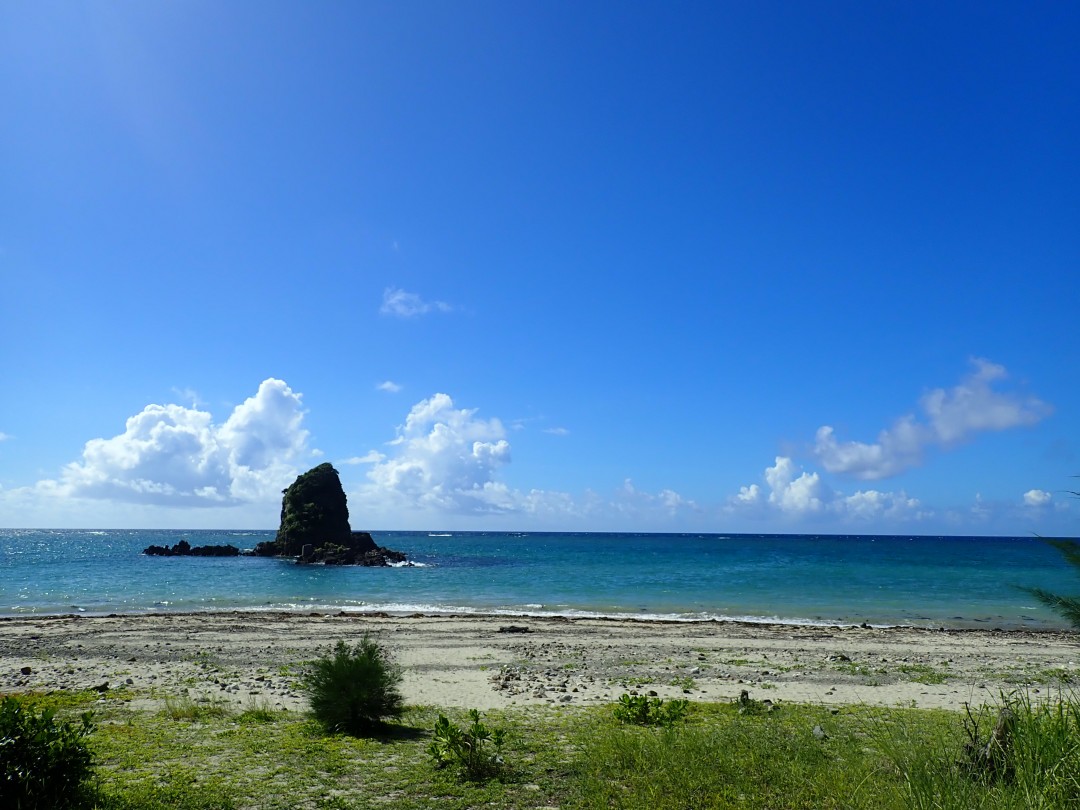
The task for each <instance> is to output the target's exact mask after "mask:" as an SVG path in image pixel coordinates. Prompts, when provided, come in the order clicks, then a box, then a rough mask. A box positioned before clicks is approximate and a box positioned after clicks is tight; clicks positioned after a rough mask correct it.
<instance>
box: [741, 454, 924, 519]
mask: <svg viewBox="0 0 1080 810" xmlns="http://www.w3.org/2000/svg"><path fill="white" fill-rule="evenodd" d="M762 478H763V479H764V481H765V486H764V487H762V486H761V485H759V484H749V485H746V486H742V487H740V488H739V491H738V492H737V493H736V494H735V495H734V496H732V497H731V498H730V499H729V500H728V505H727V511H728V512H729V513H731V512H739V511H741V512H756V513H758V514H760V515H762V516H765V515H769V514H772V515H785V516H788V517H792V518H807V517H813V516H825V515H827V516H831V517H838V518H842V519H848V520H855V521H857V520H862V521H867V520H880V519H885V518H888V519H892V520H905V519H912V518H919V517H921V516H923V512H922V511H921V509H920V505H919V501H918V500H917V499H915V498H909V497H907V495H906V494H905V493H903V492H899V493H895V492H879V491H877V490H873V489H871V490H860V491H858V492H855V493H854V494H852V495H844V494H843V493H840V492H835V491H834V490H832V489H831V488H830V487H829V486H828V485H826V484H825V482H824V481H822V480H821V476H820V475H819V474H818V473H816V472H806V471H803V470H800V469H799V468H798V467H797V466H796V465H795V462H794V461H792V460H791V459H790V458H788V457H786V456H777V457H776V461H775V463H774V464H773V466H771V467H766V468H765V471H764V473H763V474H762Z"/></svg>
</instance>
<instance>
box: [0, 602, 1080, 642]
mask: <svg viewBox="0 0 1080 810" xmlns="http://www.w3.org/2000/svg"><path fill="white" fill-rule="evenodd" d="M234 614H235V615H255V616H258V615H263V616H273V615H282V616H312V617H322V616H327V615H332V616H342V617H347V616H355V617H371V618H395V619H410V618H439V617H442V618H455V619H536V620H538V621H611V622H638V623H642V624H720V625H729V624H730V625H746V626H750V627H761V626H767V627H772V626H775V627H806V628H837V629H846V628H851V627H860V628H863V629H874V630H925V631H928V632H976V633H1048V634H1051V635H1054V634H1061V633H1064V634H1068V633H1070V632H1071V631H1070V630H1069V629H1067V628H1065V627H1063V626H1050V625H1041V624H1037V623H1034V622H1029V623H1010V622H1007V621H1005V622H992V621H990V620H989V619H968V620H964V621H963V623H962V624H953V625H949V624H945V623H935V622H931V621H929V620H928V621H927V623H926V624H923V625H919V624H909V623H903V622H897V623H889V622H877V621H875V622H868V621H865V620H864V621H858V620H854V619H852V620H841V619H836V620H832V619H820V618H815V619H806V618H800V617H783V616H723V615H720V616H717V615H701V614H694V613H685V614H673V613H630V612H625V613H622V612H610V613H605V612H602V611H588V610H567V611H564V612H561V613H556V612H553V611H541V610H516V609H513V608H490V609H485V608H475V609H474V608H468V607H464V606H454V607H447V608H440V607H438V606H436V605H409V606H396V607H393V606H379V605H373V606H372V607H371V608H365V607H343V606H340V605H333V604H322V605H312V606H310V607H296V606H293V605H288V606H270V607H211V608H203V609H193V610H192V609H177V610H168V609H162V608H142V609H138V610H127V611H123V610H120V611H118V610H102V611H72V610H66V611H58V612H55V613H53V612H42V613H29V612H28V613H9V614H0V623H3V622H10V621H20V620H34V619H41V620H46V619H116V618H126V617H140V616H164V617H169V616H175V617H183V616H215V615H234ZM953 621H954V622H955V621H956V619H953ZM1014 622H1015V620H1014Z"/></svg>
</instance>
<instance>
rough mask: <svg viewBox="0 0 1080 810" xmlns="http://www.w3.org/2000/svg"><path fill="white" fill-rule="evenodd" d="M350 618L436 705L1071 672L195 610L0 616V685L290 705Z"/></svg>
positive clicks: (895, 638)
mask: <svg viewBox="0 0 1080 810" xmlns="http://www.w3.org/2000/svg"><path fill="white" fill-rule="evenodd" d="M510 626H516V627H518V628H521V627H525V628H528V629H529V632H527V633H517V632H504V631H502V630H501V628H507V627H510ZM365 632H368V633H371V634H373V635H374V636H375V637H376V638H377V639H378V640H379V641H380V643H382V644H383V645H385V647H386V648H387V649H389V650H390V651H391V652H392V654H393V656H394V658H395V660H396V661H397V662H398V663H399V664H401V665H402V666H403V667H404V672H405V678H404V683H403V689H402V691H403V692H404V696H405V699H406V701H407V702H408V703H411V704H427V705H434V706H440V707H466V708H472V707H475V708H479V709H488V708H496V707H505V706H512V705H519V706H520V705H529V704H551V703H555V704H559V705H563V704H565V705H571V706H573V705H590V704H598V703H606V702H610V701H612V700H614V699H616V698H617V697H618V696H619V695H620V694H622V693H623V692H626V691H636V692H637V693H640V694H651V693H655V694H657V695H658V696H660V697H664V698H668V697H680V698H688V699H691V700H701V701H729V700H732V699H734V698H736V697H737V696H738V695H739V693H740V692H741V691H742V690H744V689H745V690H747V691H748V692H749V693H750V696H751V697H753V698H757V699H761V700H764V699H769V700H772V701H774V702H780V701H790V702H803V703H814V704H852V703H866V704H876V705H886V706H895V705H904V706H919V707H942V708H949V709H960V708H961V707H962V706H963V705H964V704H965V703H971V704H975V705H977V704H983V703H993V702H995V701H997V700H999V699H1000V695H1001V692H1002V691H1003V690H1004V691H1011V690H1013V689H1016V688H1017V687H1023V688H1026V690H1027V692H1028V694H1029V695H1032V696H1034V697H1036V699H1037V698H1038V697H1039V696H1046V695H1055V694H1057V692H1058V688H1059V687H1058V684H1057V681H1056V676H1060V675H1061V674H1062V672H1064V673H1065V674H1066V675H1069V674H1071V673H1075V677H1077V678H1080V666H1078V662H1080V637H1078V636H1077V635H1074V634H1070V633H1045V632H1038V633H1036V632H1000V631H973V630H962V631H942V630H917V629H911V628H890V629H870V628H865V627H847V628H841V627H798V626H790V625H765V624H743V623H736V622H697V623H660V622H639V621H633V620H601V619H575V620H567V619H557V618H544V619H540V618H532V617H513V618H512V617H492V616H431V615H428V616H411V617H391V616H385V615H364V614H355V613H352V614H337V615H320V614H278V613H273V614H270V613H202V614H150V615H136V616H109V617H71V616H67V617H52V618H16V619H4V620H0V693H5V692H30V691H48V690H55V689H70V690H75V689H86V688H91V687H102V686H103V685H104V684H108V687H109V690H113V691H110V692H108V693H105V694H110V695H112V696H113V697H118V696H123V695H124V694H125V693H126V692H128V690H130V693H131V694H133V695H135V697H136V700H135V701H134V705H135V706H137V707H138V706H142V707H146V708H151V707H154V706H157V705H160V702H161V701H162V700H163V699H164V698H165V697H167V696H168V697H173V698H176V697H180V696H182V695H184V694H190V695H191V696H192V697H194V698H195V699H196V700H203V699H206V700H215V701H225V702H227V703H230V704H234V705H235V706H237V707H244V706H252V705H257V706H268V707H282V708H289V709H303V708H305V707H306V701H305V700H304V698H303V696H302V694H301V693H300V692H299V691H298V690H297V688H296V684H297V680H298V673H299V672H300V670H301V668H302V665H303V662H304V661H308V660H311V659H313V658H315V657H317V656H319V655H320V654H323V653H325V652H326V651H327V650H328V649H329V647H330V646H331V645H332V644H333V643H334V642H336V641H337V640H338V639H344V640H346V641H355V640H357V639H358V638H360V637H361V636H362V635H363V634H364V633H365ZM938 675H940V676H944V678H945V681H944V682H943V683H919V682H917V681H915V680H913V678H920V677H921V678H922V679H924V680H925V679H927V676H930V678H929V679H933V677H934V676H938ZM1066 688H1068V687H1066ZM115 690H119V691H115Z"/></svg>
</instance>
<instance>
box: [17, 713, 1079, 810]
mask: <svg viewBox="0 0 1080 810" xmlns="http://www.w3.org/2000/svg"><path fill="white" fill-rule="evenodd" d="M100 697H101V696H100V695H98V694H96V693H92V692H91V693H75V694H68V693H53V694H50V695H39V696H35V701H36V702H39V703H48V704H49V705H52V706H54V707H55V708H56V709H57V711H58V713H59V714H61V715H68V714H70V716H72V717H74V716H77V714H78V713H79V712H81V711H84V710H86V709H87V708H92V709H94V711H95V720H96V723H97V728H96V730H95V731H94V733H93V734H92V735H91V737H90V738H89V744H90V746H91V749H92V751H93V753H94V755H95V759H96V762H97V766H96V772H97V774H98V802H97V804H96V805H95V808H96V810H134V809H135V808H140V809H142V808H147V809H148V810H157V808H162V810H164V808H175V809H176V810H279V809H280V810H285V808H290V810H291V808H299V809H300V810H361V809H363V810H374V808H388V807H393V808H401V810H419V808H449V809H450V810H454V809H455V808H458V809H460V810H464V808H472V807H481V806H486V807H497V808H522V809H523V810H525V809H526V808H542V807H560V808H566V809H567V810H574V809H575V808H577V809H578V810H586V809H587V808H609V807H617V808H626V809H627V810H632V809H633V808H642V810H644V809H645V808H649V810H653V809H654V808H655V810H664V809H665V808H680V809H681V808H699V809H700V810H706V809H707V808H759V807H769V808H777V809H778V810H779V809H781V808H852V810H860V808H867V810H869V808H874V809H875V810H891V809H892V808H896V809H897V810H899V809H900V808H904V810H907V808H946V809H947V808H985V810H999V808H1000V809H1001V810H1013V809H1014V808H1015V809H1016V810H1019V808H1029V807H1030V808H1043V810H1055V809H1056V808H1069V807H1076V806H1080V698H1077V696H1075V695H1074V694H1072V693H1069V692H1065V693H1058V694H1055V695H1051V696H1049V698H1050V699H1049V700H1047V701H1046V702H1033V701H1032V700H1031V699H1029V698H1028V697H1025V696H1023V695H1020V696H1014V697H1007V698H1006V697H1003V698H1002V699H1001V700H1002V701H1007V702H1008V703H1009V704H1010V705H1011V706H1012V707H1013V710H1014V711H1015V714H1016V717H1017V721H1016V731H1015V743H1014V748H1013V753H1012V758H1011V760H1010V768H1011V770H1010V772H1009V774H1008V776H1007V778H995V777H993V776H992V775H990V774H986V773H978V772H976V773H972V772H970V769H969V768H967V767H966V766H965V763H966V762H970V761H971V757H970V756H969V755H968V754H966V753H965V749H964V746H965V743H967V742H969V740H970V738H971V736H973V737H975V738H977V739H979V740H984V739H985V738H986V735H987V734H988V733H989V729H990V728H991V727H992V725H993V721H994V719H995V717H996V712H997V710H996V707H991V708H990V709H988V710H986V711H982V712H975V713H973V714H972V716H971V718H970V719H969V718H966V717H965V715H964V714H962V713H957V712H949V711H943V710H923V709H910V708H903V709H901V708H872V707H866V706H853V707H845V708H842V709H839V710H836V709H831V710H830V709H828V708H826V707H815V706H805V705H792V704H786V703H785V704H779V705H778V706H777V708H776V709H775V710H774V711H770V712H762V713H743V714H740V713H739V712H738V707H737V706H736V705H734V704H731V703H726V704H708V703H693V704H691V712H690V714H689V715H688V716H687V719H686V721H685V722H684V723H680V724H678V725H677V726H675V727H673V728H670V729H662V728H654V727H640V726H627V725H624V724H621V723H619V722H618V721H617V720H616V719H615V717H614V715H613V712H612V708H611V706H601V707H592V708H586V707H565V706H560V707H553V706H551V707H542V706H530V707H527V708H519V709H509V710H503V711H489V712H486V713H485V716H484V719H485V723H490V724H491V725H493V726H500V727H503V728H505V729H506V744H505V746H504V749H503V758H504V760H505V763H506V765H505V768H503V769H502V770H500V772H499V773H498V775H497V776H496V778H494V779H491V780H490V781H486V782H474V781H469V780H467V779H462V778H460V776H459V775H457V774H456V773H455V772H453V771H452V770H451V769H443V770H437V769H435V768H434V767H433V766H432V762H431V758H430V756H429V754H428V752H427V747H428V744H429V742H430V741H431V729H432V728H433V727H434V724H435V721H436V719H437V717H438V715H439V714H440V710H438V709H437V708H434V707H409V708H408V709H407V710H406V712H405V714H404V715H403V716H402V718H401V720H400V722H399V723H397V724H393V725H388V726H386V727H385V728H384V729H383V730H382V732H381V733H380V734H378V735H376V736H374V737H370V738H356V737H351V736H347V735H343V734H328V733H326V731H325V730H324V729H323V727H322V726H321V725H320V724H319V723H317V722H315V721H314V720H312V719H311V718H310V717H309V715H307V714H306V713H303V712H285V711H281V710H270V709H269V708H268V707H266V706H265V705H263V706H260V705H258V704H252V705H251V706H249V707H246V708H245V709H242V710H240V711H237V712H231V711H227V710H224V709H223V710H222V711H220V712H212V713H206V712H202V711H197V712H195V714H194V715H193V716H188V711H187V710H186V709H185V710H184V711H182V712H180V713H179V716H178V717H174V715H173V714H171V713H169V712H168V711H159V712H152V711H141V710H135V709H132V708H131V707H130V704H128V703H126V702H123V701H121V700H117V699H114V698H113V697H111V696H107V699H106V700H105V701H104V702H100ZM1038 697H1043V698H1046V697H1047V696H1046V695H1045V694H1043V695H1039V696H1038ZM179 703H182V704H183V705H185V706H186V705H187V704H186V702H185V701H179ZM194 705H195V706H196V707H198V706H199V704H194ZM834 712H835V713H834ZM442 713H444V714H447V715H448V716H449V717H450V719H451V720H452V721H454V722H455V723H461V724H464V723H465V722H466V715H465V713H464V712H460V711H447V710H445V709H443V710H442ZM965 723H966V730H965ZM815 728H817V729H818V733H815ZM969 732H970V735H969Z"/></svg>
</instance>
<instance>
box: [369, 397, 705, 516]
mask: <svg viewBox="0 0 1080 810" xmlns="http://www.w3.org/2000/svg"><path fill="white" fill-rule="evenodd" d="M385 449H386V452H385V453H383V452H377V451H374V450H373V451H371V452H369V453H368V454H366V455H365V456H361V457H358V458H356V459H351V460H350V461H355V462H356V463H366V464H370V465H371V466H370V469H369V470H368V473H367V481H366V483H365V484H363V485H362V486H360V487H359V488H358V489H357V490H356V491H355V492H351V493H350V495H349V500H350V503H351V504H355V506H356V511H357V513H363V514H367V515H369V516H370V515H375V514H378V515H386V516H387V518H388V519H394V520H396V521H401V520H402V516H403V515H406V514H411V515H412V516H413V518H411V519H416V517H415V516H416V515H420V514H422V515H426V516H427V517H426V518H423V519H425V520H428V521H432V520H437V521H439V524H440V525H443V524H444V522H445V521H446V520H447V519H450V518H455V517H457V518H461V517H465V518H470V517H472V518H475V517H479V516H488V517H491V516H503V518H505V519H506V520H508V521H513V522H514V524H513V525H520V521H521V520H524V519H529V520H536V521H538V522H541V523H542V522H545V521H550V522H553V523H558V524H560V525H562V526H564V527H565V526H566V525H567V521H572V522H573V523H577V524H579V525H580V523H581V522H582V521H595V522H600V524H601V525H604V526H605V527H610V525H611V523H610V520H611V519H620V518H621V519H623V520H624V521H629V520H632V521H633V522H632V523H628V524H626V525H641V524H642V522H647V521H648V520H650V519H651V518H653V517H655V518H657V519H658V520H659V519H666V518H667V517H670V516H671V515H674V514H676V513H678V514H682V513H685V512H686V511H688V510H695V509H696V508H697V507H696V505H695V504H694V503H693V501H690V500H688V499H686V498H684V497H682V496H681V495H680V494H679V493H677V492H675V491H674V490H671V489H664V490H661V491H660V492H658V493H649V492H643V491H640V490H638V489H636V488H634V486H633V484H631V483H630V482H629V481H626V482H625V483H624V485H623V486H622V487H621V488H619V489H618V490H617V491H616V492H615V493H613V495H611V496H609V497H601V496H599V495H596V494H595V493H591V492H590V493H586V494H585V496H583V497H575V496H573V495H571V494H569V493H566V492H557V491H549V490H544V489H539V488H532V489H528V490H522V489H517V488H514V487H511V486H509V485H508V484H507V483H505V482H504V481H502V480H500V477H499V476H500V474H501V472H502V471H503V470H504V469H505V468H506V467H507V465H509V464H510V461H511V458H512V453H511V446H510V442H509V441H508V439H507V428H506V427H505V426H504V424H503V422H502V421H501V420H499V419H496V418H491V419H485V418H482V417H480V416H479V415H478V411H477V409H471V408H459V407H458V406H457V405H456V404H455V403H454V401H453V399H451V397H450V396H449V395H447V394H435V395H434V396H432V397H430V398H429V399H425V400H421V401H420V402H418V403H416V404H415V405H414V406H413V407H412V408H411V409H410V411H409V413H408V415H407V416H406V418H405V423H404V424H403V425H401V426H400V427H399V428H398V429H397V434H396V436H395V437H394V438H393V439H391V440H390V441H389V442H387V443H386V448H385Z"/></svg>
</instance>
